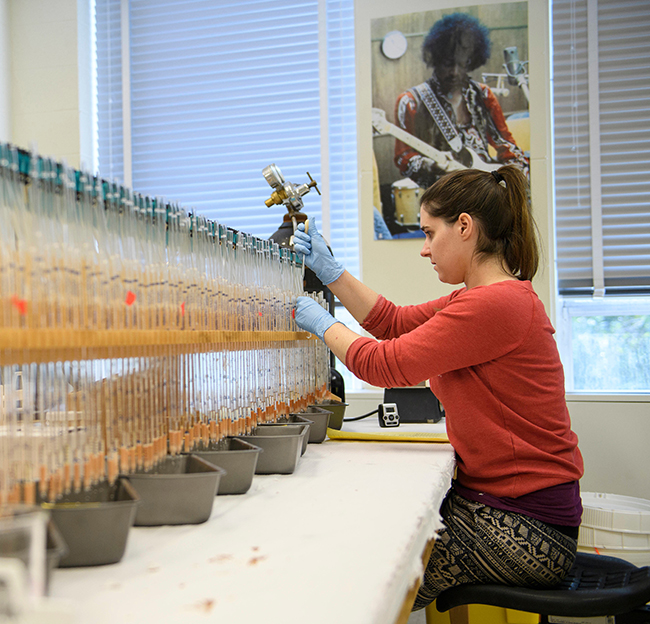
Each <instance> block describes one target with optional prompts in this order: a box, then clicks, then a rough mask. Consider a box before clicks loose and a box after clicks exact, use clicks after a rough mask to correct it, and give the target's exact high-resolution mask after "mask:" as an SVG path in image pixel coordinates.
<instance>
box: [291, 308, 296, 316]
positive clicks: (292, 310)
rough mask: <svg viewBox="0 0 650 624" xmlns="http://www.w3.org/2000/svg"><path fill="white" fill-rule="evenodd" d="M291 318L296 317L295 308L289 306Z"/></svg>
mask: <svg viewBox="0 0 650 624" xmlns="http://www.w3.org/2000/svg"><path fill="white" fill-rule="evenodd" d="M291 318H296V308H291Z"/></svg>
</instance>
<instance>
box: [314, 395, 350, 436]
mask: <svg viewBox="0 0 650 624" xmlns="http://www.w3.org/2000/svg"><path fill="white" fill-rule="evenodd" d="M348 405H349V403H343V402H342V401H341V402H339V401H333V400H332V399H325V400H323V401H319V402H318V403H315V404H314V405H313V406H312V405H310V406H309V407H318V408H320V409H326V410H329V411H330V412H332V415H331V416H330V422H329V425H328V426H329V427H330V428H332V429H340V428H341V427H342V426H343V417H344V416H345V408H346V407H347V406H348Z"/></svg>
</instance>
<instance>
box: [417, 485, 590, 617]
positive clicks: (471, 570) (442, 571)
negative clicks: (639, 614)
mask: <svg viewBox="0 0 650 624" xmlns="http://www.w3.org/2000/svg"><path fill="white" fill-rule="evenodd" d="M440 513H441V515H442V518H443V521H444V524H445V528H444V529H443V530H442V531H441V532H440V533H439V535H438V539H436V541H435V542H434V546H433V551H432V553H431V557H430V559H429V563H428V564H427V568H426V570H425V572H424V578H423V580H422V585H421V587H420V591H419V592H418V595H417V597H416V599H415V604H414V605H413V611H417V610H418V609H423V608H424V607H426V606H427V605H428V604H429V603H431V602H433V601H434V600H435V599H436V597H437V596H438V594H440V593H441V592H443V591H444V590H445V589H448V588H449V587H453V586H454V585H463V584H466V583H473V584H488V583H489V584H500V585H515V586H520V587H552V586H554V585H556V584H557V583H560V582H561V581H562V579H564V577H565V576H566V575H567V573H568V572H569V570H570V569H571V566H572V565H573V562H574V560H575V556H576V548H577V542H576V541H575V540H573V539H571V538H570V537H568V536H566V535H564V534H563V533H561V532H560V531H558V530H556V529H554V528H553V527H550V526H548V525H546V524H544V523H543V522H540V521H539V520H536V519H535V518H530V517H528V516H524V515H522V514H518V513H514V512H511V511H502V510H500V509H494V508H493V507H488V506H487V505H482V504H481V503H475V502H472V501H469V500H467V499H465V498H463V497H462V496H459V495H458V494H456V493H455V492H454V491H450V492H449V493H448V494H447V497H446V498H445V500H444V501H443V503H442V507H441V508H440Z"/></svg>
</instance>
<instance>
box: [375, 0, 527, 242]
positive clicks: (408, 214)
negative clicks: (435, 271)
mask: <svg viewBox="0 0 650 624" xmlns="http://www.w3.org/2000/svg"><path fill="white" fill-rule="evenodd" d="M371 39H372V41H371V44H372V52H371V59H372V125H373V153H374V163H373V173H374V175H373V205H374V230H375V239H381V240H393V239H399V238H415V237H420V236H423V234H422V232H421V231H420V226H419V207H420V205H419V196H420V195H421V193H422V191H423V189H426V188H427V187H428V186H430V185H431V184H433V182H435V181H436V180H437V179H438V178H439V177H440V176H441V175H444V174H445V173H446V172H448V171H451V170H453V169H455V168H459V167H460V168H462V167H473V168H477V169H484V170H486V171H488V170H491V169H498V167H500V166H501V165H503V164H515V165H517V166H518V167H520V168H521V169H522V170H523V171H524V172H525V173H526V174H527V175H529V160H530V154H529V150H530V147H529V145H530V124H529V106H528V3H527V2H508V3H501V4H487V5H480V6H469V7H464V8H455V9H444V10H435V11H423V12H421V13H409V14H406V15H395V16H391V17H383V18H379V19H373V20H372V21H371Z"/></svg>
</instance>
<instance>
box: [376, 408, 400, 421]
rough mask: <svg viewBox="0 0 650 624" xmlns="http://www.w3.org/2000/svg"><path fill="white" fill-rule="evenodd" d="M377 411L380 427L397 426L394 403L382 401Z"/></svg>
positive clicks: (396, 412) (396, 413) (397, 419)
mask: <svg viewBox="0 0 650 624" xmlns="http://www.w3.org/2000/svg"><path fill="white" fill-rule="evenodd" d="M377 411H378V413H379V426H380V427H399V412H398V411H397V405H395V403H382V404H381V405H380V406H379V407H378V408H377Z"/></svg>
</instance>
